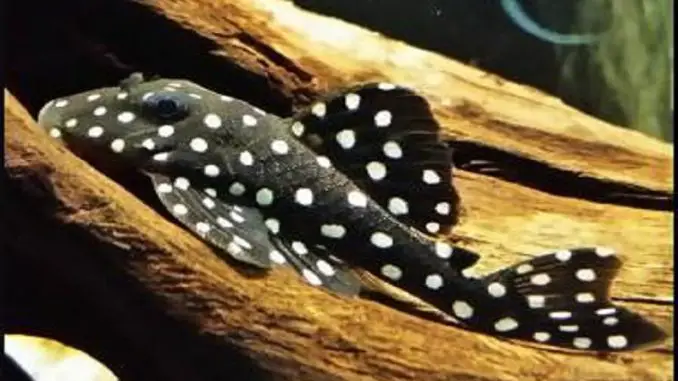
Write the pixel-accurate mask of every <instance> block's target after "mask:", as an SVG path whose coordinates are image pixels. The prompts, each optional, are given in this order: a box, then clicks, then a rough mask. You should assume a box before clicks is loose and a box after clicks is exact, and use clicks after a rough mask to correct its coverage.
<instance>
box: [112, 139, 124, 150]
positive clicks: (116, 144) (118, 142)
mask: <svg viewBox="0 0 678 381" xmlns="http://www.w3.org/2000/svg"><path fill="white" fill-rule="evenodd" d="M111 149H112V150H113V152H118V153H120V152H122V150H124V149H125V141H124V140H122V139H115V140H113V141H112V142H111Z"/></svg>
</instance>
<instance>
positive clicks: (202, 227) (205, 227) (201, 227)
mask: <svg viewBox="0 0 678 381" xmlns="http://www.w3.org/2000/svg"><path fill="white" fill-rule="evenodd" d="M211 229H212V227H211V226H210V225H209V224H208V223H207V222H202V221H200V222H198V223H197V224H195V230H197V231H198V233H200V234H207V233H208V232H209V231H210V230H211Z"/></svg>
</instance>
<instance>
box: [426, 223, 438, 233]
mask: <svg viewBox="0 0 678 381" xmlns="http://www.w3.org/2000/svg"><path fill="white" fill-rule="evenodd" d="M426 230H428V231H429V233H437V232H438V231H440V224H439V223H437V222H428V223H426Z"/></svg>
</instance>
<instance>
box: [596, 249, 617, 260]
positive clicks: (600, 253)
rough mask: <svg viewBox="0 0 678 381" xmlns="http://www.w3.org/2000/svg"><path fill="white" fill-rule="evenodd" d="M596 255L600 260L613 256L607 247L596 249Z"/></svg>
mask: <svg viewBox="0 0 678 381" xmlns="http://www.w3.org/2000/svg"><path fill="white" fill-rule="evenodd" d="M595 251H596V255H598V256H599V257H601V258H605V257H609V256H612V255H614V254H615V251H614V249H611V248H609V247H596V250H595Z"/></svg>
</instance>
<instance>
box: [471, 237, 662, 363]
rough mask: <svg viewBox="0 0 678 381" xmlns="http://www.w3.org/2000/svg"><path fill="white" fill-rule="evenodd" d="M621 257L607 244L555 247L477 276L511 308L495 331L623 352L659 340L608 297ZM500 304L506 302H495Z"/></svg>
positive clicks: (542, 341) (647, 326)
mask: <svg viewBox="0 0 678 381" xmlns="http://www.w3.org/2000/svg"><path fill="white" fill-rule="evenodd" d="M620 267H621V261H620V260H619V258H618V257H617V256H616V255H614V252H613V251H612V250H611V249H607V248H577V249H572V250H561V251H557V252H554V253H550V254H546V255H543V256H539V257H536V258H533V259H531V260H528V261H525V262H522V263H518V264H516V265H514V266H512V267H509V268H506V269H503V270H501V271H498V272H496V273H493V274H490V275H488V276H487V277H485V278H484V279H483V282H484V284H485V286H486V287H487V289H488V291H489V292H490V294H494V296H496V297H497V298H501V299H504V302H506V301H509V302H510V303H508V305H509V306H512V308H511V309H512V311H507V315H506V316H502V317H501V318H499V319H497V321H496V322H495V323H494V326H493V327H492V328H493V329H494V331H495V332H493V333H494V334H495V335H501V336H506V337H509V338H515V339H520V340H527V341H532V342H537V343H540V344H546V345H553V346H558V347H565V348H570V349H575V350H590V351H629V350H634V349H639V348H642V347H647V346H649V345H652V344H656V343H658V342H660V341H661V340H662V339H664V338H665V337H666V334H665V333H664V332H663V331H662V330H661V329H660V328H659V327H657V326H656V325H654V324H653V323H651V322H649V321H648V320H645V319H644V318H642V317H641V316H639V315H637V314H635V313H633V312H631V311H630V310H628V309H626V308H623V307H620V306H616V305H614V304H612V303H611V302H610V300H609V289H610V283H611V282H612V280H613V279H614V277H615V276H616V275H617V272H618V270H619V268H620ZM501 305H504V306H506V305H507V304H504V303H501Z"/></svg>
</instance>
